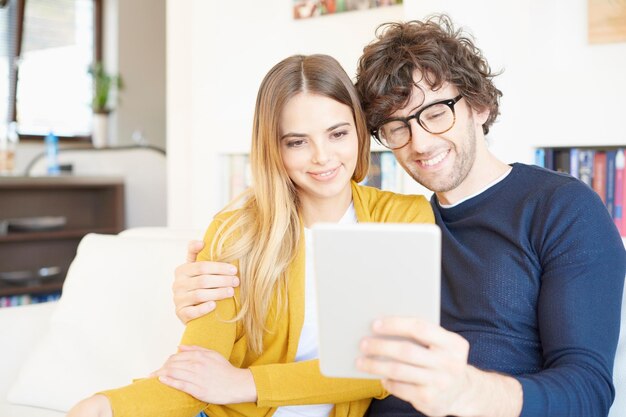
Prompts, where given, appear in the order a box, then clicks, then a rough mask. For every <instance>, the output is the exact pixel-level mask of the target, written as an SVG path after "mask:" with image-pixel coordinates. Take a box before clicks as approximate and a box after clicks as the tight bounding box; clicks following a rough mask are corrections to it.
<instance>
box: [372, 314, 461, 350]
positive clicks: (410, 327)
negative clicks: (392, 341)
mask: <svg viewBox="0 0 626 417" xmlns="http://www.w3.org/2000/svg"><path fill="white" fill-rule="evenodd" d="M372 331H373V332H374V335H378V336H396V337H404V338H408V339H412V340H414V341H416V342H417V343H419V344H421V345H424V346H429V347H436V348H444V349H447V348H450V347H451V346H454V347H456V346H457V344H458V339H463V338H461V337H460V336H458V335H456V334H455V333H452V332H449V331H447V330H445V329H444V328H443V327H441V326H439V325H437V324H433V323H430V322H428V321H426V320H421V319H418V318H414V317H388V318H384V319H380V320H376V321H375V322H374V323H373V324H372ZM463 340H464V339H463Z"/></svg>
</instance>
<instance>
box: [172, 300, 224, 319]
mask: <svg viewBox="0 0 626 417" xmlns="http://www.w3.org/2000/svg"><path fill="white" fill-rule="evenodd" d="M215 307H216V304H215V301H207V302H206V303H202V304H198V305H188V306H186V307H182V308H180V309H179V310H177V311H176V316H178V318H179V319H180V320H181V321H182V322H183V323H185V324H187V323H189V322H190V321H191V320H195V319H197V318H198V317H202V316H204V315H206V314H209V313H210V312H211V311H213V310H215Z"/></svg>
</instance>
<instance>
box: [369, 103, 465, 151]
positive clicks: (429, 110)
mask: <svg viewBox="0 0 626 417" xmlns="http://www.w3.org/2000/svg"><path fill="white" fill-rule="evenodd" d="M462 98H463V96H462V95H460V94H459V95H458V96H456V97H454V98H452V99H448V100H441V101H437V102H435V103H432V104H430V105H428V106H426V107H424V108H423V109H421V110H419V111H418V112H417V113H415V114H413V115H411V116H409V117H393V118H391V119H387V120H385V121H383V122H382V123H381V125H380V126H379V127H378V128H376V129H374V130H372V135H373V136H374V138H376V140H377V141H378V142H379V143H380V144H381V145H383V146H384V147H386V148H389V149H400V148H402V147H403V146H405V145H406V144H407V143H409V142H410V141H411V124H410V123H409V122H410V121H411V119H415V120H416V121H417V123H419V125H420V126H421V127H422V128H423V129H424V130H426V131H427V132H430V133H432V134H434V135H440V134H442V133H445V132H447V131H448V130H450V129H452V126H454V122H455V121H456V114H455V113H454V105H455V104H456V103H457V102H458V101H459V100H461V99H462Z"/></svg>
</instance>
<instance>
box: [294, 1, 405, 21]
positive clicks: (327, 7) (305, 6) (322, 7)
mask: <svg viewBox="0 0 626 417" xmlns="http://www.w3.org/2000/svg"><path fill="white" fill-rule="evenodd" d="M292 1H293V18H294V19H307V18H310V17H318V16H324V15H329V14H335V13H342V12H349V11H353V10H365V9H374V8H377V7H384V6H393V5H396V4H402V0H292Z"/></svg>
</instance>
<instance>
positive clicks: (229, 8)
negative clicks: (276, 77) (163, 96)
mask: <svg viewBox="0 0 626 417" xmlns="http://www.w3.org/2000/svg"><path fill="white" fill-rule="evenodd" d="M291 5H292V2H291V0H266V1H263V2H258V1H254V0H244V1H230V2H214V1H204V0H183V1H181V0H168V22H167V23H168V35H167V36H168V58H167V61H168V82H167V84H168V101H167V102H168V112H167V113H168V119H167V122H168V130H167V132H168V138H167V148H168V154H169V155H168V158H169V159H170V162H169V173H170V174H169V175H170V176H169V192H170V197H169V205H168V213H169V216H168V219H169V224H170V225H172V226H178V227H199V228H204V227H206V226H207V225H208V223H209V222H210V220H211V217H212V215H213V214H214V213H215V212H216V211H217V210H218V209H219V208H220V207H219V201H218V200H219V199H218V198H217V196H219V192H220V191H219V184H218V181H217V180H216V178H219V168H218V166H217V164H218V156H219V154H220V153H222V152H229V151H248V150H249V143H250V133H251V130H252V128H251V123H252V116H253V111H254V101H255V98H256V92H257V89H258V86H259V84H260V82H261V80H262V78H263V76H264V75H265V73H266V72H267V71H268V70H269V69H270V68H271V67H272V66H273V65H274V64H276V63H277V62H278V61H279V60H281V59H283V58H285V57H287V56H289V55H293V54H296V53H303V54H311V53H326V54H330V55H332V56H334V57H336V58H337V59H338V60H339V61H340V62H341V64H342V65H343V66H344V68H346V70H347V71H348V74H350V75H353V74H354V71H355V69H356V61H357V59H358V57H359V55H360V53H361V51H362V49H363V46H364V45H365V44H366V43H368V42H369V41H370V40H371V39H372V34H373V33H374V29H375V28H376V27H377V26H378V25H379V24H380V23H383V22H385V21H391V20H398V19H401V18H402V15H403V10H402V7H401V6H394V7H388V8H382V9H377V10H367V11H361V12H350V13H342V14H338V15H334V16H325V17H321V18H316V19H310V20H299V21H294V20H293V19H292V15H291ZM170 12H171V13H174V14H175V15H174V14H172V15H170ZM181 60H183V61H182V62H181ZM190 80H191V81H190ZM189 90H191V91H189ZM173 94H174V95H173ZM185 98H186V99H187V100H188V101H187V102H185ZM188 124H190V125H191V126H189V125H188Z"/></svg>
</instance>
